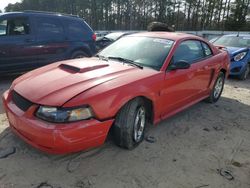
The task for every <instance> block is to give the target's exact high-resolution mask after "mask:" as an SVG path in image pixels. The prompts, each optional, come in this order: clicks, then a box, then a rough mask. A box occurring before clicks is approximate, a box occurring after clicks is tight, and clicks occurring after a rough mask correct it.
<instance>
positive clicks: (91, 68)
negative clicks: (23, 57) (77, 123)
mask: <svg viewBox="0 0 250 188" xmlns="http://www.w3.org/2000/svg"><path fill="white" fill-rule="evenodd" d="M154 72H156V71H154V70H151V69H148V68H145V69H139V68H137V67H133V66H130V65H127V64H123V63H119V62H115V61H114V62H113V61H109V62H106V61H102V60H99V59H98V58H84V59H77V60H70V61H63V62H59V63H55V64H51V65H48V66H45V67H43V68H40V69H37V70H35V71H32V72H30V73H27V74H25V75H23V76H21V77H20V78H18V79H17V80H15V81H14V82H13V85H12V88H11V90H12V89H14V90H15V91H16V92H17V93H19V94H20V95H21V96H23V97H24V98H26V99H28V100H29V101H31V102H33V103H36V104H41V105H48V106H62V105H63V104H65V103H66V102H68V101H69V100H70V99H72V98H73V97H75V96H76V95H78V94H80V93H82V92H85V91H87V90H90V89H92V88H94V87H96V86H98V85H101V84H103V83H106V82H110V81H112V80H115V79H118V78H119V77H122V76H124V77H125V76H128V75H129V76H130V75H131V76H135V79H134V80H135V81H136V79H139V78H141V77H145V76H147V75H150V74H152V73H154ZM121 84H122V83H121Z"/></svg>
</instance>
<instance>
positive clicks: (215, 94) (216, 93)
mask: <svg viewBox="0 0 250 188" xmlns="http://www.w3.org/2000/svg"><path fill="white" fill-rule="evenodd" d="M224 83H225V74H224V73H223V72H220V73H219V76H218V77H217V79H216V81H215V84H214V87H213V89H212V91H211V93H210V95H209V97H208V98H207V102H209V103H215V102H217V101H218V100H219V98H220V96H221V93H222V91H223V88H224Z"/></svg>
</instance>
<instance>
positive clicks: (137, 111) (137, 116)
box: [113, 98, 147, 149]
mask: <svg viewBox="0 0 250 188" xmlns="http://www.w3.org/2000/svg"><path fill="white" fill-rule="evenodd" d="M146 115H147V111H146V106H145V103H144V101H143V99H142V98H136V99H134V100H131V101H130V102H128V103H127V104H126V105H125V106H123V107H122V109H121V110H120V112H119V113H118V115H117V116H116V119H115V122H114V126H113V130H114V132H113V133H114V139H115V142H116V144H117V145H118V146H120V147H123V148H127V149H133V148H134V147H136V146H137V145H139V144H140V143H141V142H142V141H143V138H144V132H145V127H146V124H147V120H146V119H147V117H146Z"/></svg>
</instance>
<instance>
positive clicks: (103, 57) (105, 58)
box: [95, 54, 109, 61]
mask: <svg viewBox="0 0 250 188" xmlns="http://www.w3.org/2000/svg"><path fill="white" fill-rule="evenodd" d="M95 57H98V58H99V59H100V60H103V61H109V59H108V58H107V57H105V56H103V55H99V54H96V55H95Z"/></svg>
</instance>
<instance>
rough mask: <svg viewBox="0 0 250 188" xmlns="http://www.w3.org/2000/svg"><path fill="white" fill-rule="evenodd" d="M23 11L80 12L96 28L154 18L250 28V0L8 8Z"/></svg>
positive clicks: (47, 2)
mask: <svg viewBox="0 0 250 188" xmlns="http://www.w3.org/2000/svg"><path fill="white" fill-rule="evenodd" d="M23 10H37V11H50V12H60V13H66V14H74V15H78V16H80V17H83V18H84V19H85V20H86V21H87V22H88V23H89V24H90V25H91V26H92V27H93V28H94V29H95V30H146V28H147V25H148V24H149V23H150V22H152V21H160V22H163V23H167V24H168V25H169V26H172V27H174V29H175V30H234V31H237V30H241V31H249V30H250V20H249V19H250V18H249V16H250V0H185V1H184V0H154V1H152V0H53V1H51V0H22V1H21V2H20V3H15V4H9V5H8V6H7V7H6V8H5V11H6V12H10V11H23Z"/></svg>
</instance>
